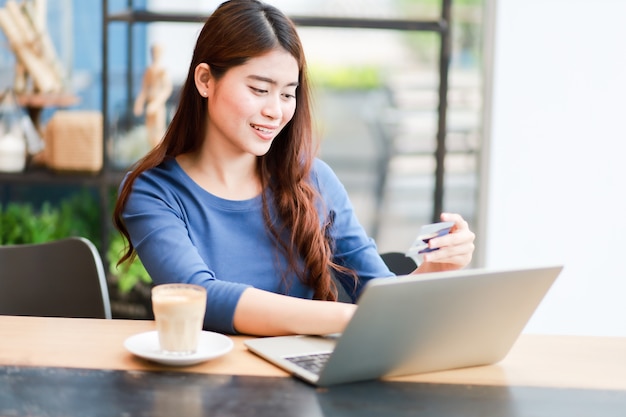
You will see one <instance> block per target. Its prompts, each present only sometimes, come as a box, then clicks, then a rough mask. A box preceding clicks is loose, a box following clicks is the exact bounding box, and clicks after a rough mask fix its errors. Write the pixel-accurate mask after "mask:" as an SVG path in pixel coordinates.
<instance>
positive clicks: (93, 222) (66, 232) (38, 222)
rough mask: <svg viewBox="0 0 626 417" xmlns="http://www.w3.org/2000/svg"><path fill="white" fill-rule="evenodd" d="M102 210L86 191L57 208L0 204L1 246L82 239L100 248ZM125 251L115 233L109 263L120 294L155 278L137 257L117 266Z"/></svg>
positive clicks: (108, 253)
mask: <svg viewBox="0 0 626 417" xmlns="http://www.w3.org/2000/svg"><path fill="white" fill-rule="evenodd" d="M99 210H100V208H99V206H98V202H97V200H96V199H95V198H94V196H93V195H92V194H91V193H90V192H89V191H88V190H86V189H85V190H82V191H80V192H77V193H75V194H73V195H72V196H71V197H69V198H65V199H63V200H61V201H60V202H59V203H58V204H56V205H53V204H52V203H50V202H44V203H42V204H41V205H40V206H39V207H36V206H35V205H33V204H31V203H16V202H11V203H8V204H6V205H5V206H2V205H0V244H1V245H19V244H28V243H43V242H49V241H52V240H57V239H62V238H65V237H69V236H82V237H85V238H87V239H89V240H91V241H92V242H93V243H94V244H95V245H96V246H97V247H100V246H101V239H100V237H101V231H100V221H99V219H100V216H99ZM123 249H124V241H123V240H122V237H121V235H120V234H118V233H115V234H112V235H111V238H110V244H109V247H108V248H107V250H106V262H107V265H108V266H109V271H110V272H112V275H114V280H115V282H116V283H117V286H118V289H119V290H120V292H121V293H128V292H129V291H130V290H131V289H132V288H133V287H134V286H135V285H137V284H138V283H139V282H143V283H150V282H152V279H151V278H150V275H148V272H147V271H146V270H145V268H144V267H143V264H142V263H141V261H139V259H138V258H137V259H135V260H134V261H133V262H132V263H130V264H128V263H127V264H124V265H122V266H120V267H119V268H118V267H117V265H116V264H117V261H118V260H119V258H120V256H121V253H122V251H123Z"/></svg>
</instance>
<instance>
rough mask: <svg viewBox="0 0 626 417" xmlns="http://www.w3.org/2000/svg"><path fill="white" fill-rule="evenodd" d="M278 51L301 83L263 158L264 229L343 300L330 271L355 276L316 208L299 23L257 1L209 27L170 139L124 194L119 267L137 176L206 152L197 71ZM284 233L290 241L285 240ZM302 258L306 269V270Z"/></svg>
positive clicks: (225, 10) (313, 282)
mask: <svg viewBox="0 0 626 417" xmlns="http://www.w3.org/2000/svg"><path fill="white" fill-rule="evenodd" d="M276 48H283V49H285V50H286V51H288V52H289V53H290V54H291V55H292V56H293V57H294V58H295V59H296V61H297V62H298V67H299V86H298V92H297V94H296V110H295V113H294V115H293V118H292V119H291V121H290V122H289V123H288V124H287V125H286V126H285V128H284V129H283V130H282V131H281V132H280V134H279V135H278V136H277V137H276V139H275V140H274V142H273V144H272V146H271V148H270V150H269V152H267V154H265V155H263V156H260V157H258V159H257V173H258V175H259V177H260V179H261V184H262V186H263V189H264V190H270V191H271V193H269V194H268V193H266V192H263V193H262V194H263V215H264V219H265V224H266V227H267V229H268V232H269V233H270V235H271V236H272V237H273V240H274V242H275V243H276V246H277V248H278V249H279V250H280V251H281V252H282V253H283V254H284V255H285V257H286V259H287V260H288V264H289V268H290V270H291V271H293V272H295V273H296V275H297V276H298V278H299V279H300V280H301V281H302V282H303V283H305V284H306V285H308V286H309V287H311V288H312V289H314V298H316V299H321V300H336V299H337V288H336V285H335V283H334V280H333V279H332V278H331V271H337V272H340V273H344V274H345V273H350V271H349V270H347V269H346V268H344V267H342V266H340V265H337V264H335V263H334V262H333V260H332V249H331V246H332V242H330V241H329V239H328V238H327V236H328V231H327V229H328V227H330V226H331V223H332V216H329V219H326V218H324V219H323V222H322V219H320V216H319V215H318V211H317V209H316V203H320V204H321V202H320V200H319V198H318V197H319V196H318V193H317V191H316V189H315V187H314V186H313V185H312V184H311V179H310V171H311V166H312V164H313V160H314V157H315V154H316V151H317V149H316V145H315V141H314V140H313V134H312V127H311V105H310V90H309V89H310V86H309V82H308V79H307V71H306V60H305V57H304V51H303V48H302V44H301V42H300V38H299V36H298V34H297V32H296V28H295V26H294V24H293V23H292V21H291V20H290V19H289V18H287V17H286V16H285V15H284V14H283V13H282V12H280V11H279V10H278V9H276V8H275V7H273V6H270V5H267V4H264V3H262V2H260V1H257V0H230V1H227V2H225V3H223V4H222V5H220V6H219V7H218V8H217V9H216V10H215V11H214V12H213V14H212V15H211V16H210V17H209V18H208V19H207V21H206V23H205V24H204V26H203V28H202V30H201V32H200V34H199V36H198V40H197V42H196V46H195V49H194V52H193V57H192V60H191V64H190V66H189V72H188V74H187V79H186V81H185V84H184V85H183V87H182V91H181V95H180V102H179V104H178V109H177V111H176V113H175V115H174V117H173V119H172V121H171V123H170V125H169V127H168V129H167V131H166V133H165V136H164V138H163V140H162V141H161V143H160V144H159V145H157V147H155V148H154V149H153V150H152V151H150V152H149V153H148V154H147V155H146V156H145V157H144V158H143V159H141V160H140V161H138V162H137V164H136V165H135V166H134V168H133V170H132V172H131V173H130V174H129V176H128V177H127V179H126V181H125V182H124V184H123V186H122V188H121V190H120V194H119V197H118V200H117V202H116V205H115V209H114V213H113V222H114V224H115V226H116V228H117V229H118V230H119V231H120V233H121V234H122V235H123V236H124V237H125V239H126V240H127V242H128V245H127V246H126V251H125V253H124V254H123V255H122V257H121V259H120V260H119V262H118V264H121V263H123V262H125V261H128V260H131V261H132V259H133V258H134V257H135V256H136V252H135V249H134V246H133V244H132V242H131V240H130V235H129V233H128V230H127V228H126V226H125V225H124V221H123V219H122V211H123V209H124V205H125V204H126V201H127V200H128V197H129V195H130V193H131V191H132V186H133V183H134V181H135V179H136V178H137V177H138V176H139V175H140V174H141V173H142V172H144V171H146V170H149V169H151V168H154V167H156V166H158V165H159V164H161V163H162V162H163V161H164V160H166V159H169V158H174V157H176V156H177V155H180V154H183V153H188V152H194V151H197V150H199V149H200V146H201V145H202V141H203V140H204V132H205V127H206V123H207V117H206V115H207V105H208V104H207V100H205V99H203V98H202V97H201V96H200V94H199V93H198V91H197V89H196V86H195V82H194V71H195V68H196V66H198V65H199V64H201V63H207V64H208V65H209V67H210V68H211V74H212V76H214V77H215V78H217V79H220V78H221V77H222V76H223V75H224V74H225V73H226V72H227V71H228V70H229V69H230V68H233V67H235V66H238V65H242V64H244V63H245V62H246V61H247V60H249V59H250V58H253V57H256V56H259V55H262V54H264V53H266V52H268V51H270V50H273V49H276ZM267 195H272V196H273V201H271V202H268V201H267ZM270 204H272V205H273V207H274V208H275V212H276V215H277V216H278V218H277V219H275V220H272V218H271V216H270V210H269V205H270ZM319 207H321V206H320V205H319V204H318V205H317V208H319ZM285 235H287V236H288V237H289V238H288V239H285V238H284V236H285ZM300 259H301V260H302V262H303V263H304V265H303V266H299V265H300ZM286 274H287V271H285V275H286ZM352 275H353V274H352ZM283 279H284V278H283Z"/></svg>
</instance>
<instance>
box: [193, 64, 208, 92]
mask: <svg viewBox="0 0 626 417" xmlns="http://www.w3.org/2000/svg"><path fill="white" fill-rule="evenodd" d="M193 78H194V81H195V83H196V88H197V89H198V93H200V95H201V96H202V97H207V96H208V95H209V82H210V81H211V68H210V67H209V64H207V63H204V62H203V63H202V64H198V66H197V67H196V70H195V72H194V77H193Z"/></svg>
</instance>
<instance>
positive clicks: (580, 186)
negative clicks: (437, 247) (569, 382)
mask: <svg viewBox="0 0 626 417" xmlns="http://www.w3.org/2000/svg"><path fill="white" fill-rule="evenodd" d="M493 1H495V2H496V3H495V9H494V13H493V22H492V23H493V24H494V26H492V27H491V28H490V29H492V30H493V31H494V33H495V35H494V36H489V38H488V40H487V42H488V43H489V42H490V41H491V42H493V45H492V46H493V48H492V50H491V51H492V52H493V57H492V58H493V66H492V67H490V68H488V69H487V75H489V77H488V82H489V81H492V84H491V85H488V86H487V92H488V94H489V96H488V97H487V109H486V110H487V112H486V114H487V119H486V120H487V122H486V123H487V124H486V131H487V134H486V138H487V139H486V140H487V143H486V144H485V150H486V152H485V155H484V163H485V167H486V170H485V175H484V178H483V190H484V191H485V194H484V198H483V203H484V206H483V208H484V209H485V211H484V215H485V217H484V218H485V221H484V227H483V230H480V233H479V241H478V243H479V244H481V245H482V247H481V249H482V250H483V253H484V263H485V266H487V267H511V266H519V265H526V266H528V265H532V266H534V265H543V264H554V263H562V264H564V265H565V269H564V271H563V273H562V274H561V276H560V277H559V279H558V280H557V282H556V284H555V285H554V286H553V288H552V289H551V290H550V292H549V293H548V295H547V297H546V298H545V299H544V302H543V303H542V304H541V305H540V307H539V309H538V310H537V312H536V314H535V316H534V317H533V318H532V320H531V322H530V323H529V325H528V326H527V328H526V330H525V331H526V332H533V333H560V334H582V335H621V336H626V186H625V183H626V47H625V46H624V45H625V43H626V1H624V0H493ZM488 46H489V45H488ZM488 51H489V48H488ZM490 72H492V74H490ZM491 75H492V77H491ZM481 234H482V236H481Z"/></svg>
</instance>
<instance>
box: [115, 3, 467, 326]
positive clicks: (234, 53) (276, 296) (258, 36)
mask: <svg viewBox="0 0 626 417" xmlns="http://www.w3.org/2000/svg"><path fill="white" fill-rule="evenodd" d="M442 220H445V221H453V222H455V226H454V227H453V229H452V231H451V233H450V234H449V235H447V236H443V237H440V238H437V239H433V240H431V241H430V245H431V247H433V248H435V247H437V248H440V250H438V251H434V252H431V253H429V254H427V255H426V256H425V258H424V263H422V264H421V265H420V266H419V268H418V269H417V270H416V271H415V272H416V273H420V272H432V271H442V270H450V269H458V268H462V267H464V266H466V265H467V264H468V263H469V262H470V260H471V256H472V252H473V249H474V246H473V240H474V234H473V233H472V232H471V231H470V230H469V228H468V226H467V223H466V222H465V221H464V220H463V219H462V218H461V217H460V216H459V215H455V214H443V215H442ZM114 221H115V224H116V226H117V228H118V229H119V230H120V231H121V233H122V234H123V235H124V236H125V237H126V238H127V239H128V241H129V247H128V251H127V252H126V253H125V254H124V256H123V257H122V259H121V260H120V262H124V261H126V260H128V259H131V258H132V257H133V256H134V255H135V254H137V255H139V257H140V259H141V260H142V262H143V264H144V266H145V267H146V269H147V271H148V272H149V273H150V275H151V276H152V279H153V280H154V282H155V283H156V284H161V283H165V282H187V283H195V284H200V285H202V286H204V287H205V288H206V289H207V310H206V316H205V322H204V327H205V328H206V329H210V330H215V331H219V332H224V333H246V334H254V335H280V334H294V333H296V334H298V333H299V334H326V333H335V332H340V331H342V330H343V328H344V327H345V325H346V324H347V322H348V321H349V319H350V318H351V317H352V314H353V313H354V310H355V308H356V306H355V305H354V304H348V303H339V302H335V299H336V293H337V288H336V287H335V285H334V282H335V281H334V280H333V279H332V276H333V275H334V276H335V277H336V278H337V280H338V281H339V282H341V284H342V286H343V287H344V288H345V289H346V290H347V291H348V292H349V293H350V294H351V296H352V297H353V300H356V298H357V297H358V296H359V294H360V291H361V290H362V288H363V286H364V285H365V283H366V282H367V281H368V280H369V279H371V278H374V277H382V276H391V275H393V274H392V273H391V272H390V271H389V269H388V268H387V267H386V266H385V264H384V262H383V261H382V259H381V258H380V256H379V255H378V253H377V249H376V246H375V243H374V242H373V241H372V240H371V239H370V238H368V237H367V235H366V234H365V232H364V230H363V228H362V226H361V225H360V224H359V222H358V221H357V219H356V218H355V215H354V211H353V209H352V206H351V204H350V201H349V199H348V196H347V194H346V191H345V189H344V188H343V186H342V185H341V183H340V182H339V180H338V179H337V177H336V176H335V174H334V173H333V172H332V170H331V169H330V168H329V167H328V165H326V164H325V163H323V162H322V161H320V160H318V159H316V158H315V149H314V141H313V137H312V132H311V115H310V105H309V84H308V79H307V73H306V64H305V58H304V53H303V50H302V45H301V43H300V40H299V38H298V35H297V32H296V30H295V27H294V25H293V24H292V22H291V21H290V20H289V19H288V18H287V17H285V15H283V14H282V13H281V12H280V11H278V10H277V9H276V8H274V7H272V6H269V5H266V4H263V3H261V2H259V1H250V0H232V1H228V2H225V3H223V4H222V5H221V6H220V7H218V9H217V10H216V11H215V12H214V13H213V14H212V15H211V16H210V17H209V19H208V20H207V22H206V24H205V25H204V27H203V29H202V31H201V32H200V34H199V37H198V40H197V43H196V47H195V50H194V53H193V57H192V61H191V65H190V68H189V73H188V76H187V80H186V82H185V84H184V86H183V88H182V92H181V97H180V103H179V107H178V109H177V112H176V114H175V116H174V118H173V120H172V122H171V124H170V126H169V128H168V130H167V132H166V134H165V137H164V138H163V141H162V142H161V143H160V144H159V145H158V146H157V147H156V148H155V149H154V150H152V151H151V152H150V153H149V154H147V155H146V157H145V158H143V159H142V160H141V161H140V162H139V163H138V164H137V166H136V167H135V168H134V170H133V171H132V172H130V173H129V174H128V175H127V177H126V179H125V181H124V183H123V185H122V186H121V189H120V195H119V199H118V201H117V205H116V207H115V212H114Z"/></svg>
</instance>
